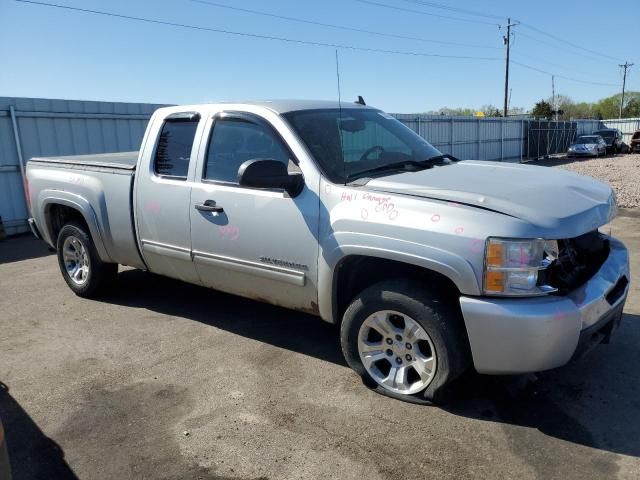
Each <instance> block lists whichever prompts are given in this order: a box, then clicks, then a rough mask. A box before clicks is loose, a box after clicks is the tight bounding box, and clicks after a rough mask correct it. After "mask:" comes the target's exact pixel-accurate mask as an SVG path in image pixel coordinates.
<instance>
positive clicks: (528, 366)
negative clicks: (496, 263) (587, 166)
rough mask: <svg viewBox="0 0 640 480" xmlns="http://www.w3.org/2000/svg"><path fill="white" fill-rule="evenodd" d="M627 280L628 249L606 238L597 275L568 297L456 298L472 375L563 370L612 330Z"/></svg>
mask: <svg viewBox="0 0 640 480" xmlns="http://www.w3.org/2000/svg"><path fill="white" fill-rule="evenodd" d="M629 278H630V276H629V254H628V252H627V249H626V248H625V246H624V245H623V244H622V242H620V241H618V240H616V239H614V238H610V252H609V256H608V258H607V260H606V261H605V262H604V263H603V264H602V266H601V267H600V270H598V272H597V273H596V274H595V275H594V276H593V277H592V278H591V279H590V280H589V281H587V282H586V283H585V284H584V285H582V286H581V287H580V288H578V289H576V290H574V291H573V292H571V293H570V294H569V295H567V296H554V295H549V296H545V297H532V298H489V297H465V296H463V297H460V306H461V308H462V314H463V317H464V321H465V325H466V327H467V334H468V336H469V343H470V346H471V353H472V356H473V363H474V366H475V368H476V370H477V371H478V372H479V373H487V374H515V373H525V372H539V371H542V370H548V369H550V368H555V367H559V366H562V365H564V364H565V363H567V362H568V361H569V360H570V359H571V357H572V356H574V355H576V354H578V353H579V352H580V351H581V350H582V347H584V345H585V344H587V345H591V344H593V343H594V342H595V341H596V340H598V339H600V341H602V340H604V339H605V338H607V336H608V334H610V333H611V330H613V328H615V327H616V326H617V324H618V323H619V320H620V317H621V315H622V309H623V307H624V302H625V301H626V298H627V292H628V290H629V285H628V282H629ZM579 344H580V347H581V348H578V347H579Z"/></svg>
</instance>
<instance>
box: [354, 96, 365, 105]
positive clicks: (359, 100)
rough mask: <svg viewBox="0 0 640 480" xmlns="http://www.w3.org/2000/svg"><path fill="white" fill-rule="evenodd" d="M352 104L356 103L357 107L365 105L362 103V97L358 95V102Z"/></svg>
mask: <svg viewBox="0 0 640 480" xmlns="http://www.w3.org/2000/svg"><path fill="white" fill-rule="evenodd" d="M353 103H357V104H358V105H366V103H364V98H362V95H358V100H356V101H355V102H353Z"/></svg>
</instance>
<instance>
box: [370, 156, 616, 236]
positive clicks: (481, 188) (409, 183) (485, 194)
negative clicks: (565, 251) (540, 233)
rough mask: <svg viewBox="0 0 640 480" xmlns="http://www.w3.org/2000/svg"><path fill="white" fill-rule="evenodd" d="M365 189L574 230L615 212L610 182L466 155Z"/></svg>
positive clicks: (601, 221) (590, 226)
mask: <svg viewBox="0 0 640 480" xmlns="http://www.w3.org/2000/svg"><path fill="white" fill-rule="evenodd" d="M367 188H370V189H372V190H376V191H381V192H388V193H396V194H404V195H410V196H414V197H423V198H430V199H436V200H443V201H448V202H455V203H462V204H466V205H470V206H473V207H478V208H482V209H485V210H493V211H496V212H499V213H503V214H506V215H510V216H512V217H516V218H519V219H522V220H524V221H526V222H529V223H531V224H533V225H536V226H539V227H543V228H549V229H560V228H561V227H562V230H563V231H567V230H570V231H573V232H574V233H575V235H579V234H580V233H584V232H586V231H589V230H592V229H594V228H597V227H599V226H601V225H603V224H605V223H607V222H609V221H610V220H611V219H612V218H613V217H614V216H615V214H616V204H615V197H614V195H613V191H612V190H611V187H609V186H608V185H607V184H605V183H602V182H599V181H597V180H594V179H593V178H591V177H585V176H582V175H578V174H575V173H572V172H569V171H567V170H563V169H561V168H550V167H538V166H532V165H520V164H505V163H496V162H482V161H475V160H466V161H461V162H457V163H454V164H451V165H445V166H440V167H434V168H431V169H428V170H422V171H419V172H406V173H400V174H397V175H390V176H387V177H383V178H376V179H372V180H370V181H369V182H368V183H367Z"/></svg>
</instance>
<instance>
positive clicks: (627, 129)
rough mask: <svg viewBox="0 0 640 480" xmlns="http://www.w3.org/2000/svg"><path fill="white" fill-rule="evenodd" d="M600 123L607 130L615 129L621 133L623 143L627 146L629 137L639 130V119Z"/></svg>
mask: <svg viewBox="0 0 640 480" xmlns="http://www.w3.org/2000/svg"><path fill="white" fill-rule="evenodd" d="M602 123H603V124H604V126H605V127H607V128H617V129H618V130H620V131H621V132H622V136H623V140H624V143H626V144H627V145H629V144H630V143H631V136H632V135H633V132H635V131H636V130H640V118H622V119H617V118H614V119H611V120H602Z"/></svg>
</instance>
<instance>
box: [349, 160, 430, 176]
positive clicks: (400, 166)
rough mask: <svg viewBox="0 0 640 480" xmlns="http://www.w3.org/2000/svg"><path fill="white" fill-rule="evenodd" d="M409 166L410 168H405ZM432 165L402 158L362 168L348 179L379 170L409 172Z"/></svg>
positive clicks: (378, 171)
mask: <svg viewBox="0 0 640 480" xmlns="http://www.w3.org/2000/svg"><path fill="white" fill-rule="evenodd" d="M407 167H410V168H407ZM432 167H433V165H430V164H428V163H425V162H418V161H416V160H404V161H402V162H395V163H388V164H387V165H380V166H379V167H374V168H368V169H367V170H363V171H361V172H357V173H354V174H353V175H350V176H349V180H355V179H357V178H359V177H360V176H362V175H365V174H366V175H368V174H370V173H380V172H393V171H398V170H408V171H410V172H417V171H418V170H424V169H427V168H432Z"/></svg>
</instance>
